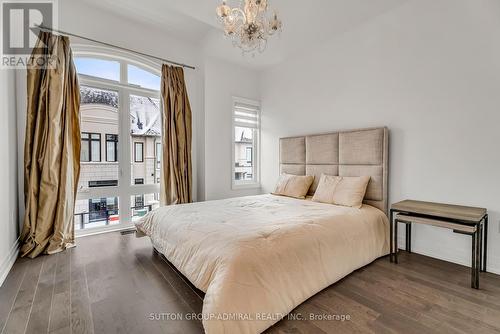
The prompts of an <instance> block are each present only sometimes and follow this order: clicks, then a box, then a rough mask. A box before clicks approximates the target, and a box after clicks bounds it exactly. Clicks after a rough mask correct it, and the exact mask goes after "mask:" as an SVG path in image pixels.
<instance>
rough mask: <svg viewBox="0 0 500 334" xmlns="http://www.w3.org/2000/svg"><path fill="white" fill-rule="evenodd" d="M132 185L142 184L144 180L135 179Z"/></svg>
mask: <svg viewBox="0 0 500 334" xmlns="http://www.w3.org/2000/svg"><path fill="white" fill-rule="evenodd" d="M134 184H144V179H143V178H140V179H135V180H134Z"/></svg>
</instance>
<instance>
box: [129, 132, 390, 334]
mask: <svg viewBox="0 0 500 334" xmlns="http://www.w3.org/2000/svg"><path fill="white" fill-rule="evenodd" d="M387 159H388V130H387V129H386V128H372V129H362V130H353V131H343V132H336V133H329V134H321V135H312V136H301V137H290V138H282V139H280V171H281V172H287V173H292V174H299V175H304V174H308V175H315V176H316V179H319V176H320V175H321V173H325V174H330V175H340V176H359V175H370V176H371V178H370V183H369V185H368V188H367V192H366V195H365V200H364V204H363V206H362V207H361V208H360V209H357V208H350V207H343V206H336V205H331V204H323V203H317V202H313V201H311V200H308V199H305V200H301V199H294V198H289V197H284V196H276V195H271V194H265V195H258V196H249V197H240V198H232V199H225V200H218V201H207V202H199V203H192V204H183V205H177V206H167V207H161V208H159V209H157V210H155V211H153V212H150V213H149V214H148V215H146V216H145V217H143V218H142V219H141V220H140V221H139V222H138V223H137V224H136V226H137V230H138V231H139V233H142V234H144V235H147V236H149V237H150V238H151V241H152V244H153V246H154V248H155V249H156V250H157V251H158V252H160V253H161V254H163V255H164V256H165V257H166V258H167V259H168V260H169V261H170V262H171V263H172V264H173V265H174V266H175V267H176V268H177V269H178V270H179V271H180V272H181V273H182V274H183V275H184V276H185V277H186V278H187V279H188V280H189V281H190V282H191V283H192V284H193V285H194V286H195V287H196V288H198V289H200V290H201V291H203V292H205V297H204V301H203V312H202V313H203V314H202V320H203V326H204V329H205V332H206V333H260V332H262V331H264V330H265V329H267V328H268V327H270V326H272V325H273V324H274V323H276V322H277V321H279V320H281V319H282V318H283V317H285V316H286V315H287V314H288V313H289V312H290V311H292V310H293V309H294V308H295V307H296V306H298V305H299V304H301V303H302V302H304V301H305V300H306V299H308V298H309V297H311V296H313V295H314V294H316V293H317V292H319V291H321V290H322V289H324V288H326V287H328V286H329V285H331V284H333V283H335V282H337V281H338V280H339V279H341V278H343V277H345V276H346V275H348V274H349V273H351V272H352V271H354V270H356V269H359V268H361V267H363V266H365V265H367V264H369V263H370V262H372V261H373V260H375V259H377V258H379V257H381V256H384V255H387V254H388V253H389V238H388V235H389V233H388V230H389V222H388V219H387V177H388V173H387V170H388V169H387V167H388V166H387V162H388V160H387ZM316 186H317V182H315V183H314V184H313V185H312V186H311V193H313V192H314V190H315V187H316Z"/></svg>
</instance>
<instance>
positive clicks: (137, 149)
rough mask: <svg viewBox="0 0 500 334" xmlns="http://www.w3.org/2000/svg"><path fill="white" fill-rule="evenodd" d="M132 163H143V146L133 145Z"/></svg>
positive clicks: (139, 144)
mask: <svg viewBox="0 0 500 334" xmlns="http://www.w3.org/2000/svg"><path fill="white" fill-rule="evenodd" d="M134 161H135V162H144V144H143V143H134Z"/></svg>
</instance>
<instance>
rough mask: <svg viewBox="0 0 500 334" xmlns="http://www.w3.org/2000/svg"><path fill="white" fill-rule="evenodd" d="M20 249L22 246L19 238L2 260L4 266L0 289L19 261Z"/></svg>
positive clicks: (0, 270)
mask: <svg viewBox="0 0 500 334" xmlns="http://www.w3.org/2000/svg"><path fill="white" fill-rule="evenodd" d="M20 247H21V245H20V243H19V238H17V239H16V241H15V242H14V244H13V245H12V247H11V249H10V251H9V254H8V255H7V257H6V258H5V259H3V260H2V262H1V263H2V264H1V265H0V287H1V286H2V285H3V282H5V279H6V278H7V275H8V274H9V272H10V269H12V266H13V265H14V263H15V262H16V260H17V255H18V254H19V248H20Z"/></svg>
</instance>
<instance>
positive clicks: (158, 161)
mask: <svg viewBox="0 0 500 334" xmlns="http://www.w3.org/2000/svg"><path fill="white" fill-rule="evenodd" d="M161 151H162V146H161V143H156V159H155V160H156V169H160V168H161Z"/></svg>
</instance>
